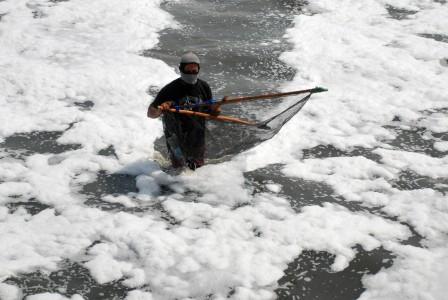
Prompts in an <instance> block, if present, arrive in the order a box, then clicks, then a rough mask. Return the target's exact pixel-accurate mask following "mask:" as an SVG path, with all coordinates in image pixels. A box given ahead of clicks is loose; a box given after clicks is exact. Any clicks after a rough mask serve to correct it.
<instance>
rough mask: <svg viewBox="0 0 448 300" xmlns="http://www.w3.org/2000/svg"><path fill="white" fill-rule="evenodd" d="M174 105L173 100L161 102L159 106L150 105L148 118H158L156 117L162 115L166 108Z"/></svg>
mask: <svg viewBox="0 0 448 300" xmlns="http://www.w3.org/2000/svg"><path fill="white" fill-rule="evenodd" d="M172 105H173V102H172V101H165V102H163V103H162V104H160V105H159V106H158V107H154V106H152V105H150V106H149V107H148V112H147V114H146V115H147V116H148V118H151V119H156V118H158V117H160V115H161V114H162V112H163V111H164V110H165V109H169V108H170V107H171V106H172Z"/></svg>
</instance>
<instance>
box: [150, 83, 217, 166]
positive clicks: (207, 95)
mask: <svg viewBox="0 0 448 300" xmlns="http://www.w3.org/2000/svg"><path fill="white" fill-rule="evenodd" d="M211 99H212V91H211V89H210V86H209V85H208V84H207V82H205V81H203V80H201V79H198V81H197V82H196V84H194V85H193V84H188V83H186V82H184V81H183V80H182V79H181V78H178V79H176V80H174V81H172V82H170V83H169V84H167V85H166V86H165V87H164V88H162V89H161V90H160V92H159V93H158V95H157V96H156V98H155V99H154V101H153V102H152V103H151V106H152V107H158V106H159V105H160V104H162V103H163V102H166V101H173V102H174V103H175V104H176V105H185V104H199V103H203V102H205V101H207V100H211ZM193 110H195V111H201V112H207V111H208V108H207V107H196V108H193ZM162 120H163V129H164V133H165V137H166V138H167V140H168V139H169V138H170V137H171V136H173V135H175V136H176V139H177V141H176V142H177V143H178V144H179V146H180V147H181V149H182V150H183V152H184V155H186V156H187V157H188V156H195V153H197V151H196V150H195V149H198V148H203V147H204V144H205V119H204V118H201V117H194V116H186V115H181V114H177V113H164V114H163V117H162Z"/></svg>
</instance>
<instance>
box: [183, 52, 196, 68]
mask: <svg viewBox="0 0 448 300" xmlns="http://www.w3.org/2000/svg"><path fill="white" fill-rule="evenodd" d="M180 63H181V64H191V63H195V64H198V65H199V64H200V63H201V62H200V61H199V57H197V55H196V54H194V53H193V52H191V51H190V52H186V53H184V54H183V55H182V57H181V58H180Z"/></svg>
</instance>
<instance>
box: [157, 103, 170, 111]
mask: <svg viewBox="0 0 448 300" xmlns="http://www.w3.org/2000/svg"><path fill="white" fill-rule="evenodd" d="M172 106H173V101H166V102H163V103H162V104H160V105H159V109H160V110H161V111H164V110H168V109H170V108H171V107H172Z"/></svg>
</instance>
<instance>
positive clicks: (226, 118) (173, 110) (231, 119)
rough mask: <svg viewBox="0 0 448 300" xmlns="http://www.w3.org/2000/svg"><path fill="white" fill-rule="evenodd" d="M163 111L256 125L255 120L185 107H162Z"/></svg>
mask: <svg viewBox="0 0 448 300" xmlns="http://www.w3.org/2000/svg"><path fill="white" fill-rule="evenodd" d="M163 111H169V112H173V113H178V114H181V115H187V116H196V117H201V118H205V119H207V120H215V121H221V122H231V123H236V124H242V125H256V123H255V122H251V121H246V120H241V119H238V118H234V117H229V116H219V115H218V116H214V115H211V114H207V113H203V112H198V111H192V110H185V109H179V110H177V109H175V108H169V109H164V110H163Z"/></svg>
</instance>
